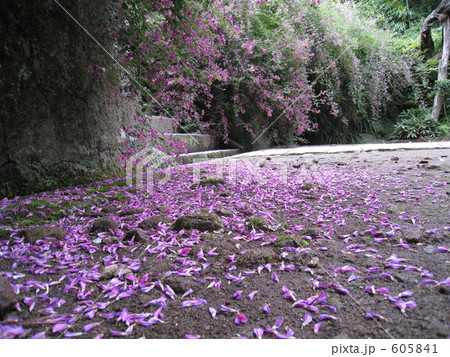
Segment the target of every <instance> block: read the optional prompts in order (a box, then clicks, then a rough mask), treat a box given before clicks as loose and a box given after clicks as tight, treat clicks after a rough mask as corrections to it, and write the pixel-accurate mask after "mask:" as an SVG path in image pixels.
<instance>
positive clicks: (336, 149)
mask: <svg viewBox="0 0 450 357" xmlns="http://www.w3.org/2000/svg"><path fill="white" fill-rule="evenodd" d="M424 149H450V141H441V142H421V143H411V142H409V143H387V144H356V145H317V146H299V147H295V148H287V149H286V148H285V149H267V150H258V151H251V152H246V153H243V154H239V155H234V156H230V157H228V158H226V159H243V158H248V157H257V156H287V155H303V154H331V153H340V152H342V153H346V152H370V151H394V150H424Z"/></svg>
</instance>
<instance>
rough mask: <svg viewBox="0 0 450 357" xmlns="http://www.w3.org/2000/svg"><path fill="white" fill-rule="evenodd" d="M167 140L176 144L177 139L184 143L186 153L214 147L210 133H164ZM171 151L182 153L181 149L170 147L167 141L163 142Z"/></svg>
mask: <svg viewBox="0 0 450 357" xmlns="http://www.w3.org/2000/svg"><path fill="white" fill-rule="evenodd" d="M165 136H166V137H167V139H168V140H171V141H173V142H174V143H175V144H177V143H178V142H179V141H182V142H183V143H184V146H185V147H186V149H187V151H188V153H194V152H200V151H211V150H214V149H215V148H216V146H215V144H216V143H215V140H214V139H213V137H212V136H211V135H208V134H179V133H176V134H171V133H165ZM164 146H165V147H166V148H167V149H168V150H169V151H171V152H178V153H182V150H181V149H177V148H171V147H170V145H169V144H168V143H166V144H163V147H164Z"/></svg>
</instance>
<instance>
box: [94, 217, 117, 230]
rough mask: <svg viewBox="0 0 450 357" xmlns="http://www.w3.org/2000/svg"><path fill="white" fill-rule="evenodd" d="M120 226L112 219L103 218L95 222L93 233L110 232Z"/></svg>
mask: <svg viewBox="0 0 450 357" xmlns="http://www.w3.org/2000/svg"><path fill="white" fill-rule="evenodd" d="M117 227H118V224H117V222H116V221H114V220H113V219H112V218H111V217H101V218H99V219H98V220H96V221H95V222H94V225H93V226H92V229H91V231H92V232H108V231H110V230H115V229H117Z"/></svg>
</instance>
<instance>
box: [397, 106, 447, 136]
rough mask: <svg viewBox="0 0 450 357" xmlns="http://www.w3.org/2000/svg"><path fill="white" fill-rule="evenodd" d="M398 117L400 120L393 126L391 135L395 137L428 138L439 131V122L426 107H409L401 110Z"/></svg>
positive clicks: (436, 134)
mask: <svg viewBox="0 0 450 357" xmlns="http://www.w3.org/2000/svg"><path fill="white" fill-rule="evenodd" d="M399 119H400V121H399V122H398V123H397V124H396V125H395V126H394V133H393V137H394V138H396V139H419V138H423V139H430V138H435V137H436V136H438V135H439V134H440V133H441V131H440V129H439V122H438V121H437V120H435V119H434V118H433V117H432V116H431V111H430V110H428V109H426V108H423V107H419V108H411V109H408V110H406V111H403V112H402V113H401V114H400V115H399Z"/></svg>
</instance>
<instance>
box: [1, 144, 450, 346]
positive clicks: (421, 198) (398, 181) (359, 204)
mask: <svg viewBox="0 0 450 357" xmlns="http://www.w3.org/2000/svg"><path fill="white" fill-rule="evenodd" d="M449 155H450V150H444V149H437V150H408V151H393V152H359V153H346V154H343V153H339V154H314V155H296V156H276V157H261V158H257V159H256V158H255V159H249V160H244V161H226V164H223V163H218V162H216V163H204V164H200V165H199V167H200V168H196V167H195V166H184V167H176V168H172V171H171V174H170V179H168V174H167V173H166V176H165V177H164V180H161V181H160V182H155V185H154V189H155V191H154V192H153V194H152V195H151V194H149V193H148V192H144V191H142V190H140V189H139V187H137V188H131V189H130V188H128V187H127V186H123V187H120V186H114V185H111V189H110V190H109V191H107V192H105V189H102V190H101V191H95V190H93V189H92V187H90V188H83V187H79V188H67V189H66V190H59V191H56V192H53V193H41V194H36V195H34V196H31V197H22V198H17V199H14V200H3V201H1V205H0V219H1V220H0V228H1V229H2V231H1V232H2V235H1V236H0V275H1V276H3V277H4V278H5V279H7V280H8V281H9V282H10V283H11V285H12V286H13V288H14V290H15V292H16V293H17V298H18V301H19V302H18V303H16V304H15V306H14V308H12V309H10V310H8V311H3V313H2V315H1V316H0V317H1V319H0V334H1V335H2V336H3V337H7V338H31V337H35V338H37V337H47V338H59V337H61V338H142V337H145V338H257V337H262V338H289V337H294V338H327V339H328V338H354V339H355V338H356V339H359V338H390V337H393V338H448V337H449V336H450V322H449V321H450V320H449V317H450V316H449V310H448V306H449V302H450V297H449V293H450V281H449V263H450V258H449V257H450V256H449V250H448V249H449V248H450V215H449V213H450V210H449V206H450V205H449V195H450V180H449V178H450V159H449ZM224 165H225V166H224ZM219 167H220V169H219ZM224 167H225V168H224ZM218 176H220V177H221V178H223V180H216V181H217V184H211V185H209V184H208V185H202V184H197V185H193V180H194V178H195V179H197V180H200V182H201V180H209V181H205V182H213V181H211V177H218ZM155 177H156V176H155ZM155 177H154V178H155ZM158 177H159V178H161V175H159V176H158ZM155 179H158V178H155ZM111 183H112V181H111V182H109V181H108V182H106V183H105V182H103V183H102V185H103V186H101V187H104V185H108V184H111ZM99 185H100V184H99ZM99 187H100V186H99ZM36 200H39V202H42V205H41V206H37V205H31V206H30V203H31V202H33V201H36ZM67 202H69V203H71V202H72V203H73V207H71V208H68V207H67ZM50 205H52V206H50ZM58 205H59V206H58ZM55 207H64V209H62V208H61V211H58V212H59V213H60V215H59V216H58V217H55V216H54V215H53V216H52V218H53V219H52V220H46V217H47V216H49V215H50V213H49V212H50V211H52V210H53V214H54V210H55V209H56V208H55ZM111 207H113V208H114V209H111ZM39 212H40V213H39ZM61 212H62V213H61ZM99 212H103V214H98V213H99ZM224 212H226V214H224ZM96 213H97V214H96ZM194 213H195V214H198V215H201V214H205V215H206V214H208V215H209V214H212V213H218V215H219V216H220V220H221V221H222V223H223V228H220V229H218V230H215V229H216V228H218V227H217V226H215V227H213V228H212V229H210V230H208V229H207V228H208V227H205V226H201V227H199V228H198V229H196V227H195V224H194V225H193V224H188V226H187V227H186V229H184V228H183V227H182V226H180V225H179V224H177V225H173V222H175V221H176V220H177V218H179V217H181V216H186V217H189V215H192V214H194ZM36 216H37V217H38V218H39V219H40V221H36V222H34V223H35V224H34V225H36V224H38V225H47V226H56V227H60V228H62V229H63V230H64V237H63V238H61V236H60V233H61V232H60V230H61V229H58V235H57V236H54V237H52V236H51V235H52V234H51V233H47V234H46V236H39V237H33V236H32V233H33V232H32V231H31V233H30V231H29V230H27V229H26V228H25V231H23V229H24V227H23V224H21V222H23V221H25V220H26V219H28V220H30V217H36ZM105 217H109V218H110V219H105ZM150 217H159V218H160V219H158V222H156V221H154V220H149V218H150ZM36 219H37V218H36ZM150 221H151V224H147V223H149V222H150ZM142 222H145V223H142ZM28 223H30V222H28ZM191 223H192V222H191ZM102 224H103V226H104V227H103V226H102ZM116 224H117V226H116ZM138 227H139V228H138ZM175 228H176V230H175ZM133 229H138V230H137V231H136V232H137V233H136V234H135V233H134V232H132V233H128V232H130V231H132V230H133ZM127 233H128V235H127ZM135 236H137V238H136V237H135ZM24 237H25V239H24ZM125 237H126V238H125ZM310 319H311V322H309V320H310Z"/></svg>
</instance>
